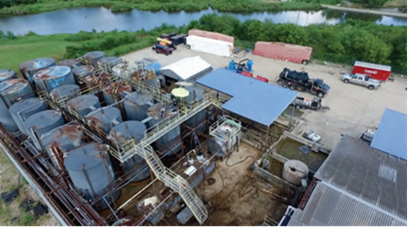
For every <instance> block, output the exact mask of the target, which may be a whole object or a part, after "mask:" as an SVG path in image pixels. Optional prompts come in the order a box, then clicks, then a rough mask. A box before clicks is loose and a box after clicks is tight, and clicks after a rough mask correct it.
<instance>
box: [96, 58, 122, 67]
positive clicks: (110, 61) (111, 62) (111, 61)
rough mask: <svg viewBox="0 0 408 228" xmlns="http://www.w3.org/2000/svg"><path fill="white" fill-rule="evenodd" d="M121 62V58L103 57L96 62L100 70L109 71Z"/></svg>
mask: <svg viewBox="0 0 408 228" xmlns="http://www.w3.org/2000/svg"><path fill="white" fill-rule="evenodd" d="M120 62H122V59H121V58H118V57H105V58H102V59H100V60H98V61H97V65H98V67H99V68H102V69H109V70H110V69H111V68H112V67H114V66H115V65H117V64H119V63H120Z"/></svg>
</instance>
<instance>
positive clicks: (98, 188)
mask: <svg viewBox="0 0 408 228" xmlns="http://www.w3.org/2000/svg"><path fill="white" fill-rule="evenodd" d="M107 151H108V146H107V145H103V144H100V143H95V142H92V143H88V144H85V145H82V146H80V147H77V148H75V149H72V150H70V151H69V152H68V156H67V157H66V158H65V159H64V165H65V168H66V170H67V172H68V175H69V177H70V178H71V181H72V183H73V185H74V187H75V189H76V190H78V191H79V192H80V193H82V194H83V196H84V198H85V199H86V200H88V201H92V200H93V199H95V197H97V196H98V195H100V194H101V193H103V192H104V190H105V189H106V188H107V187H108V186H109V184H110V183H111V182H113V181H115V179H116V177H115V173H114V171H113V167H112V164H111V161H110V158H109V154H108V152H107ZM119 193H120V192H119V191H116V192H113V193H112V195H111V196H112V197H110V196H107V197H105V199H106V201H107V202H108V203H109V204H111V203H113V201H116V200H117V199H118V198H119ZM112 198H113V200H112ZM94 208H95V209H96V210H103V209H106V208H108V205H106V204H105V201H104V200H103V199H102V200H100V201H99V202H97V203H96V204H94Z"/></svg>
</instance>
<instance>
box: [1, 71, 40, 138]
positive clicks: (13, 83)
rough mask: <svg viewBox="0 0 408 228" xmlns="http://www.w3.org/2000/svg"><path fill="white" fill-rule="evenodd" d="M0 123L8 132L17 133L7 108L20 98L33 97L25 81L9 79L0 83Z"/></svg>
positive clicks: (15, 125)
mask: <svg viewBox="0 0 408 228" xmlns="http://www.w3.org/2000/svg"><path fill="white" fill-rule="evenodd" d="M0 94H1V97H2V99H0V123H1V124H3V126H4V127H5V128H6V129H7V131H9V132H15V131H17V129H18V127H17V124H16V123H15V122H14V120H13V118H12V117H11V114H10V112H9V107H11V105H13V104H14V103H16V102H17V101H18V100H19V99H21V98H30V97H35V95H34V93H33V90H32V89H31V86H30V84H29V83H28V81H27V80H24V79H10V80H6V81H3V82H1V83H0Z"/></svg>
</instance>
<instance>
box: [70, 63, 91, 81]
mask: <svg viewBox="0 0 408 228" xmlns="http://www.w3.org/2000/svg"><path fill="white" fill-rule="evenodd" d="M94 70H95V68H94V67H93V66H92V65H83V66H78V67H75V68H73V69H72V73H73V74H74V77H75V81H76V82H77V83H78V84H81V83H82V81H83V80H84V78H85V77H87V76H91V75H92V73H93V72H94Z"/></svg>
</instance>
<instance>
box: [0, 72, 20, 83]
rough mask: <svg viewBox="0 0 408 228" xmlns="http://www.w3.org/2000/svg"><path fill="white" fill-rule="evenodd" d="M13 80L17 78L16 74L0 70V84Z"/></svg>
mask: <svg viewBox="0 0 408 228" xmlns="http://www.w3.org/2000/svg"><path fill="white" fill-rule="evenodd" d="M13 78H17V74H16V72H14V71H13V70H7V69H3V70H2V69H0V82H2V81H6V80H8V79H13Z"/></svg>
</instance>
